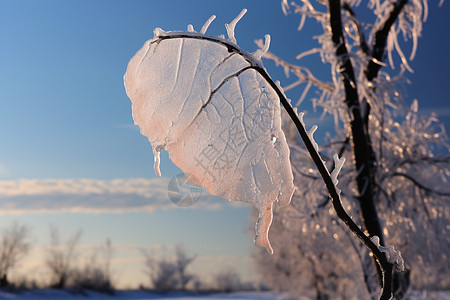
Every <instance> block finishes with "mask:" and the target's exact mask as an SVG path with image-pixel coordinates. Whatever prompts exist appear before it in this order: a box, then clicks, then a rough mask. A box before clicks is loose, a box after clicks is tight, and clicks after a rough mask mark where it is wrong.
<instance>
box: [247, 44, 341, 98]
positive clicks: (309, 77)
mask: <svg viewBox="0 0 450 300" xmlns="http://www.w3.org/2000/svg"><path fill="white" fill-rule="evenodd" d="M255 43H256V45H258V47H260V48H262V47H263V42H262V40H255ZM263 57H264V58H266V59H271V60H273V61H274V62H275V64H276V65H279V66H281V67H282V68H283V69H284V72H285V74H286V76H287V77H289V73H292V74H294V75H295V76H297V77H298V79H299V81H298V83H296V84H297V85H298V84H301V83H303V82H310V83H311V84H313V85H314V86H316V87H318V88H320V89H321V90H323V91H327V92H328V93H330V94H332V93H333V92H334V87H333V85H332V84H330V83H328V82H323V81H321V80H319V79H317V78H316V77H314V75H313V74H312V73H311V71H310V70H309V69H308V68H306V67H302V66H297V65H293V64H290V63H288V62H287V61H285V60H283V59H281V58H279V57H278V56H276V55H275V54H273V53H272V52H270V51H267V52H266V53H264V55H263ZM285 90H287V89H286V88H285Z"/></svg>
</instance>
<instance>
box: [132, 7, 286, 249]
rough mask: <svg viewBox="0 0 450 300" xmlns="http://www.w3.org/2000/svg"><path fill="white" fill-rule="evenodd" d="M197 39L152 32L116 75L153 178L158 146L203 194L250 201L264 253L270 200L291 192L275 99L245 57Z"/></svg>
mask: <svg viewBox="0 0 450 300" xmlns="http://www.w3.org/2000/svg"><path fill="white" fill-rule="evenodd" d="M241 14H242V15H243V13H241ZM239 18H240V16H238V18H236V19H235V20H234V21H233V22H232V25H230V26H231V27H230V26H229V27H230V30H231V29H232V28H234V26H235V24H236V22H237V20H238V19H239ZM210 20H211V18H210ZM207 23H208V21H207ZM209 23H210V22H209ZM206 28H207V26H206V27H205V26H204V29H205V30H206ZM180 34H182V35H185V36H186V38H180V37H179V35H180ZM171 35H173V36H178V37H171ZM203 36H204V35H203V34H202V33H190V32H165V31H163V30H162V29H157V30H155V37H154V38H153V39H151V40H149V41H147V42H146V43H145V44H144V46H143V47H142V48H141V49H140V50H139V51H138V52H137V53H136V54H135V56H134V57H133V58H132V59H131V60H130V62H129V64H128V68H127V71H126V73H125V76H124V82H125V88H126V92H127V95H128V96H129V97H130V99H131V102H132V112H133V119H134V122H135V124H137V125H138V126H139V127H140V130H141V133H142V134H143V135H145V136H147V137H148V139H149V141H150V143H151V144H152V147H153V149H154V151H153V153H154V155H155V171H156V173H157V174H158V175H160V174H159V173H160V171H159V153H160V151H162V150H163V149H166V150H167V152H168V153H169V157H170V159H171V160H172V161H173V162H174V163H175V164H176V165H177V166H178V167H179V168H180V169H181V170H183V171H184V172H185V173H189V174H192V175H193V177H195V178H196V182H193V183H195V184H198V185H201V186H203V187H205V188H206V189H207V190H208V192H209V193H210V194H212V195H217V196H219V197H222V198H224V199H228V200H237V201H246V202H250V203H253V204H254V205H255V207H256V208H257V209H258V211H259V218H258V221H257V224H256V237H255V244H256V245H259V246H264V247H266V249H267V250H268V251H269V252H270V253H272V252H273V250H272V247H271V246H270V243H269V239H268V230H269V227H270V225H271V223H272V206H273V202H275V201H277V202H278V204H279V205H280V206H283V205H286V204H288V203H289V202H290V200H291V197H292V194H293V192H294V189H295V188H294V185H293V175H292V169H291V165H290V161H289V148H288V146H287V142H286V137H285V135H284V133H283V131H282V130H281V112H280V101H279V99H278V96H277V93H276V91H275V90H274V89H272V87H271V86H270V84H268V82H267V81H266V80H265V79H264V78H263V77H262V76H261V75H260V74H259V73H258V72H257V71H256V70H255V69H254V66H256V65H258V66H260V64H258V63H257V62H255V60H254V57H253V56H252V55H251V54H249V53H248V52H244V51H242V50H241V49H239V52H229V51H228V47H227V46H226V45H224V43H228V44H229V41H226V40H223V39H220V38H219V37H208V38H209V39H210V40H206V39H202V38H198V37H203ZM196 37H197V38H196ZM211 40H212V41H211ZM241 51H242V52H241ZM274 137H275V138H274Z"/></svg>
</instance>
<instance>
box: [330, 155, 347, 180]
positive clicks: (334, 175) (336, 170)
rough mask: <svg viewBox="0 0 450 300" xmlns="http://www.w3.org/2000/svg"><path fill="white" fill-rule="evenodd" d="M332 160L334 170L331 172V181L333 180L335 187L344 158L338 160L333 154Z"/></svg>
mask: <svg viewBox="0 0 450 300" xmlns="http://www.w3.org/2000/svg"><path fill="white" fill-rule="evenodd" d="M333 159H334V170H333V171H332V172H331V179H332V180H333V184H334V185H335V186H336V185H337V184H338V182H339V180H338V179H337V177H338V175H339V173H340V172H341V169H342V166H343V165H344V163H345V157H341V158H339V156H338V155H337V154H334V155H333Z"/></svg>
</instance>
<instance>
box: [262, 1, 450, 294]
mask: <svg viewBox="0 0 450 300" xmlns="http://www.w3.org/2000/svg"><path fill="white" fill-rule="evenodd" d="M441 4H442V3H441ZM282 9H283V12H284V13H285V14H286V15H288V14H290V13H295V14H299V15H300V26H299V28H300V29H301V28H302V26H303V25H304V23H305V21H306V20H307V19H312V20H315V21H316V22H317V23H318V24H319V26H321V29H322V30H323V33H322V34H321V35H319V36H316V37H314V38H315V39H317V41H318V46H317V48H313V49H310V50H308V51H305V52H302V53H301V54H299V55H298V56H297V59H299V60H300V63H299V65H293V64H291V63H288V62H287V61H285V60H283V59H281V58H279V57H278V56H276V55H275V54H273V53H270V52H266V53H265V54H264V56H263V57H264V58H267V59H271V60H273V61H275V63H276V64H277V65H279V66H280V67H282V68H284V70H285V73H286V75H291V76H292V75H293V76H294V77H296V78H297V79H296V80H295V81H294V82H293V83H291V84H290V85H289V86H286V87H285V90H289V89H294V88H297V89H299V87H303V90H301V91H300V92H299V95H300V97H299V100H298V102H297V106H300V108H301V107H302V102H303V100H304V99H311V101H312V103H313V106H314V109H315V110H317V111H318V112H319V113H322V116H321V117H322V118H332V119H333V120H334V130H332V132H330V133H329V134H328V135H327V138H326V142H325V145H323V146H321V147H320V149H319V150H320V153H321V155H322V157H323V158H324V159H325V160H326V161H327V162H328V168H329V169H333V168H334V167H335V164H334V163H333V159H332V156H333V155H334V154H335V153H338V154H339V156H343V157H345V158H346V159H347V161H348V162H349V163H347V164H346V165H345V166H344V167H343V169H342V171H341V175H340V178H339V181H340V183H339V187H340V188H341V189H342V193H341V198H342V202H343V205H344V207H345V208H346V209H347V211H349V212H350V214H351V215H352V217H353V219H354V220H355V221H356V223H358V224H361V226H362V227H363V229H364V230H365V232H366V233H367V234H368V235H369V236H378V237H379V238H380V242H381V245H385V244H389V245H395V247H396V248H398V249H399V250H400V251H401V252H402V255H403V257H404V258H405V263H406V268H407V272H404V273H397V274H396V276H394V288H396V289H397V290H398V292H397V294H396V298H401V297H402V295H404V294H405V293H406V292H407V290H408V287H410V286H411V285H412V286H414V287H415V288H449V287H450V280H449V278H450V276H449V275H450V253H449V251H448V249H450V236H449V235H448V230H449V229H450V224H449V220H450V206H449V204H448V201H449V200H450V189H449V188H448V179H449V177H450V156H449V155H448V153H449V149H450V148H449V145H448V143H447V142H448V139H447V136H446V133H445V130H444V127H443V125H442V124H440V123H439V121H438V120H437V118H436V116H434V115H431V116H426V115H423V114H420V112H419V110H418V106H419V105H418V102H417V101H416V100H414V101H412V102H410V103H409V104H408V101H407V100H406V99H404V93H403V90H404V88H405V87H404V84H405V83H406V81H407V80H406V77H405V73H406V72H408V71H411V67H410V66H409V64H408V61H409V60H411V59H413V58H414V55H415V52H416V49H417V45H418V38H419V37H420V35H421V30H422V22H423V21H424V20H425V19H426V18H427V13H428V1H427V0H410V1H408V0H395V1H387V0H386V1H381V0H371V1H368V3H367V4H366V3H365V2H364V4H362V3H361V1H358V0H347V1H340V0H325V1H317V2H316V1H309V0H301V1H292V2H290V1H288V0H283V1H282ZM371 20H375V21H371ZM402 37H403V38H404V39H405V42H400V41H399V40H400V38H402ZM257 43H258V44H260V45H261V46H262V42H261V41H257ZM405 45H412V46H410V48H411V50H410V52H411V54H410V55H409V57H407V56H406V54H405V52H404V50H403V49H402V47H403V48H404V47H405ZM309 55H317V56H318V59H320V60H321V62H322V63H323V64H324V65H328V66H329V68H330V76H329V77H328V78H320V77H319V76H317V75H315V74H314V70H310V69H308V68H306V67H304V66H301V62H302V60H301V59H302V58H304V57H305V56H309ZM394 67H396V69H394ZM294 91H295V90H294ZM294 91H292V92H294ZM284 125H285V126H284V132H285V134H286V136H287V139H288V141H289V146H290V149H291V162H292V166H293V171H294V178H295V180H294V183H295V185H296V187H297V192H296V193H295V194H294V197H293V199H292V202H291V205H290V206H287V207H285V208H282V209H276V210H275V212H274V216H275V217H274V223H273V224H272V227H271V228H272V229H271V232H272V234H271V239H272V240H273V241H274V244H276V247H275V254H274V255H273V256H272V257H269V256H268V255H266V253H263V252H258V253H257V254H256V259H255V262H256V266H257V268H258V269H259V270H260V274H264V276H263V280H264V283H265V284H267V285H269V286H271V287H273V288H276V289H278V290H282V291H290V292H291V294H292V295H293V296H300V295H303V296H307V297H308V298H316V299H328V298H332V299H353V298H357V299H370V298H374V297H377V296H378V294H379V285H378V282H377V275H376V274H377V270H376V264H373V263H372V261H371V258H370V253H369V251H367V250H366V248H365V247H363V246H362V245H360V244H359V243H357V241H355V239H354V237H353V236H352V235H351V234H350V233H349V231H348V230H347V228H345V226H344V225H343V224H342V223H341V222H339V220H338V218H337V217H336V215H335V213H334V211H333V208H332V205H331V202H330V201H329V197H328V192H327V190H326V189H325V188H324V185H323V181H322V178H321V176H320V174H319V173H318V171H317V170H316V168H315V167H314V165H313V163H312V161H311V159H309V153H308V152H307V151H306V149H305V148H304V146H303V144H302V143H301V142H300V141H299V137H298V135H297V134H296V130H295V128H294V126H293V125H292V122H291V121H290V120H286V121H285V124H284ZM350 162H351V163H350ZM378 273H380V271H379V270H378ZM379 275H380V274H379Z"/></svg>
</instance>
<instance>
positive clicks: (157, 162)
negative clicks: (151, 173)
mask: <svg viewBox="0 0 450 300" xmlns="http://www.w3.org/2000/svg"><path fill="white" fill-rule="evenodd" d="M163 149H164V147H163V146H161V145H159V146H157V147H155V148H153V156H155V163H154V164H153V168H154V169H155V173H156V176H158V177H161V170H160V169H159V165H160V163H161V155H160V153H161V151H162V150H163Z"/></svg>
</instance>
